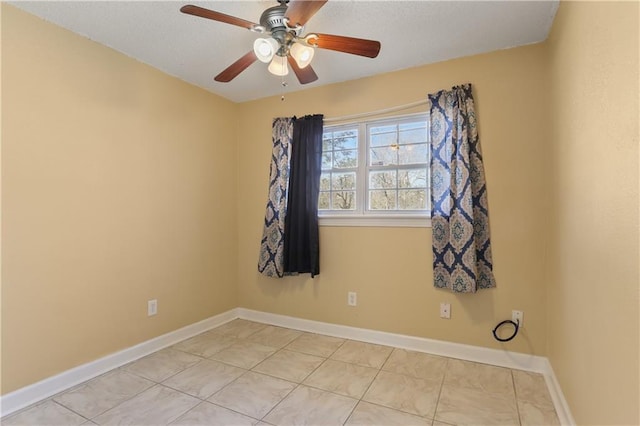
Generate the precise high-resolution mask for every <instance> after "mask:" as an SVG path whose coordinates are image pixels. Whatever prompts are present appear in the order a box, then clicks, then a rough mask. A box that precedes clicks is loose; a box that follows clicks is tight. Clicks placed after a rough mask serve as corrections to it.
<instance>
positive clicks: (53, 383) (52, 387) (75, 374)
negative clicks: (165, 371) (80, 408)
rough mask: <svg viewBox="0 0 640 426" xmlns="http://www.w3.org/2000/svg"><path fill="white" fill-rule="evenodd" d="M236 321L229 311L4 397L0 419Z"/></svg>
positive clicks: (1, 399)
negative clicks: (144, 357) (108, 372)
mask: <svg viewBox="0 0 640 426" xmlns="http://www.w3.org/2000/svg"><path fill="white" fill-rule="evenodd" d="M237 317H238V315H237V312H236V309H231V310H229V311H227V312H223V313H221V314H219V315H215V316H213V317H210V318H207V319H204V320H202V321H199V322H196V323H194V324H190V325H188V326H186V327H182V328H180V329H178V330H175V331H172V332H169V333H167V334H163V335H162V336H158V337H156V338H153V339H151V340H147V341H146V342H142V343H140V344H138V345H135V346H132V347H130V348H127V349H124V350H122V351H119V352H116V353H113V354H111V355H107V356H105V357H103V358H99V359H97V360H95V361H91V362H88V363H86V364H82V365H80V366H78V367H75V368H72V369H70V370H67V371H64V372H62V373H60V374H57V375H55V376H52V377H49V378H47V379H44V380H41V381H39V382H37V383H34V384H32V385H29V386H25V387H24V388H21V389H18V390H16V391H14V392H11V393H8V394H6V395H3V396H1V397H0V416H2V417H4V416H6V415H9V414H11V413H14V412H16V411H18V410H20V409H22V408H24V407H27V406H29V405H31V404H34V403H36V402H38V401H42V400H44V399H46V398H48V397H50V396H52V395H55V394H57V393H59V392H62V391H63V390H65V389H69V388H71V387H73V386H75V385H77V384H80V383H82V382H85V381H87V380H90V379H93V378H94V377H97V376H99V375H101V374H104V373H106V372H107V371H109V370H113V369H114V368H118V367H120V366H123V365H125V364H127V363H129V362H132V361H135V360H137V359H138V358H142V357H143V356H145V355H149V354H150V353H153V352H155V351H158V350H160V349H163V348H166V347H168V346H171V345H174V344H176V343H178V342H180V341H182V340H184V339H188V338H189V337H193V336H195V335H197V334H200V333H202V332H204V331H207V330H210V329H212V328H215V327H218V326H220V325H222V324H224V323H226V322H229V321H231V320H233V319H235V318H237Z"/></svg>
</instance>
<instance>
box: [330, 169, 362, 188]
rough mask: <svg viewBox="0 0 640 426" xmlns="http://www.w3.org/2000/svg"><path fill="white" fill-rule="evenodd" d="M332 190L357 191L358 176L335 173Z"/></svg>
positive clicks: (351, 173) (352, 173)
mask: <svg viewBox="0 0 640 426" xmlns="http://www.w3.org/2000/svg"><path fill="white" fill-rule="evenodd" d="M331 189H333V190H334V191H335V190H341V189H356V174H355V173H354V172H350V173H333V175H332V179H331Z"/></svg>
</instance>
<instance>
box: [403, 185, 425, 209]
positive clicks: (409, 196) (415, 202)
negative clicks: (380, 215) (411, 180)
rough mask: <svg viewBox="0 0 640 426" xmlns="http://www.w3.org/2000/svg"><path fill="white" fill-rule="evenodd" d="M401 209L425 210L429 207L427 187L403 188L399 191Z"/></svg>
mask: <svg viewBox="0 0 640 426" xmlns="http://www.w3.org/2000/svg"><path fill="white" fill-rule="evenodd" d="M398 208H399V209H400V210H423V209H426V208H427V190H426V189H401V190H399V191H398Z"/></svg>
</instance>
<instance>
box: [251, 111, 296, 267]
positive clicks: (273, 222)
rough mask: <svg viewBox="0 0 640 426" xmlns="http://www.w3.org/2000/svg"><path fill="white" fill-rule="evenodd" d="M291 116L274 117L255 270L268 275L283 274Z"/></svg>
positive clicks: (291, 128) (291, 131)
mask: <svg viewBox="0 0 640 426" xmlns="http://www.w3.org/2000/svg"><path fill="white" fill-rule="evenodd" d="M293 121H294V119H293V118H276V119H275V120H273V124H272V128H271V134H272V139H273V153H272V154H271V171H270V173H269V200H268V201H267V211H266V214H265V216H264V230H263V232H262V241H261V243H260V258H259V260H258V271H260V273H261V274H263V275H266V276H268V277H279V278H280V277H282V276H283V275H284V257H283V253H284V221H285V216H286V212H287V188H288V187H289V157H290V155H291V140H292V138H293Z"/></svg>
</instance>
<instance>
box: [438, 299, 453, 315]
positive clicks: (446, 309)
mask: <svg viewBox="0 0 640 426" xmlns="http://www.w3.org/2000/svg"><path fill="white" fill-rule="evenodd" d="M440 318H444V319H451V304H450V303H446V302H442V303H441V304H440Z"/></svg>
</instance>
